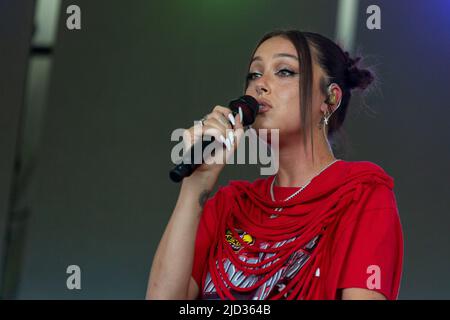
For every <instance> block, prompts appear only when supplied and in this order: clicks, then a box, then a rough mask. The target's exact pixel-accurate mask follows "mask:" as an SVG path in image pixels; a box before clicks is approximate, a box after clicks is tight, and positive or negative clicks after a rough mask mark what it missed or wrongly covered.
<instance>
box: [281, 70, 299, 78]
mask: <svg viewBox="0 0 450 320" xmlns="http://www.w3.org/2000/svg"><path fill="white" fill-rule="evenodd" d="M277 74H278V75H279V76H281V77H291V76H294V75H296V74H298V73H296V72H294V71H291V70H289V69H281V70H280V71H278V72H277Z"/></svg>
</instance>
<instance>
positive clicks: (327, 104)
mask: <svg viewBox="0 0 450 320" xmlns="http://www.w3.org/2000/svg"><path fill="white" fill-rule="evenodd" d="M341 100H342V90H341V87H339V85H337V84H336V83H331V84H330V85H329V86H328V88H327V96H326V98H325V101H324V103H323V104H322V106H321V107H320V110H321V111H322V112H325V111H327V110H329V111H331V113H333V112H335V111H336V109H337V108H339V106H340V105H341Z"/></svg>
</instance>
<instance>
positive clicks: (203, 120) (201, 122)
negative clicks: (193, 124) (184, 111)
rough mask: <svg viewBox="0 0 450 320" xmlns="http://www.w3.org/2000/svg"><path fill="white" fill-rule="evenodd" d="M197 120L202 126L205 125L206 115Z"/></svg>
mask: <svg viewBox="0 0 450 320" xmlns="http://www.w3.org/2000/svg"><path fill="white" fill-rule="evenodd" d="M199 121H200V124H201V125H202V127H203V126H204V125H205V121H206V117H203V118H201V119H200V120H199Z"/></svg>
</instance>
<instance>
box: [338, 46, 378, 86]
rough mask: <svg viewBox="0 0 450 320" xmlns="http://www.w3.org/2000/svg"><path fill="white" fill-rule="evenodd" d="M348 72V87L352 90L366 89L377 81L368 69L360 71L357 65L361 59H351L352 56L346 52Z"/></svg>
mask: <svg viewBox="0 0 450 320" xmlns="http://www.w3.org/2000/svg"><path fill="white" fill-rule="evenodd" d="M345 56H346V60H347V70H348V80H347V81H348V85H349V87H350V88H351V89H354V88H359V89H361V90H364V89H366V88H367V87H368V86H369V85H370V84H371V83H372V82H373V80H374V79H375V76H374V75H373V73H372V72H371V71H369V70H368V69H359V68H358V67H357V64H358V63H359V62H360V61H361V57H356V58H351V57H350V54H349V53H348V52H347V51H346V52H345Z"/></svg>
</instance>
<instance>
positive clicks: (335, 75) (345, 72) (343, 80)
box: [245, 30, 375, 157]
mask: <svg viewBox="0 0 450 320" xmlns="http://www.w3.org/2000/svg"><path fill="white" fill-rule="evenodd" d="M277 36H281V37H284V38H286V39H288V40H289V41H291V43H292V44H293V45H294V46H295V48H296V50H297V54H298V57H299V67H300V86H299V88H300V94H301V96H300V109H301V110H300V111H301V112H300V114H301V119H300V121H301V125H302V128H303V130H304V131H303V132H304V133H305V132H307V131H306V130H308V129H309V130H310V132H311V135H310V137H311V148H312V147H313V135H312V130H313V124H312V111H311V110H312V84H313V83H312V79H313V68H312V62H313V60H314V61H315V62H316V63H318V64H319V65H320V67H321V68H322V69H323V71H324V72H325V74H326V75H327V78H326V79H322V80H321V90H322V92H323V94H324V95H325V96H326V95H327V88H328V86H329V85H330V84H331V83H336V84H337V85H339V87H340V88H341V90H342V100H341V105H340V106H339V108H338V109H337V110H336V111H335V112H334V113H333V115H332V116H331V117H330V122H329V123H328V139H330V140H333V137H334V135H335V133H336V132H338V130H339V129H340V128H341V126H342V124H343V122H344V120H345V116H346V114H347V109H348V104H349V102H350V98H351V96H352V93H351V91H352V90H353V89H360V90H364V89H366V88H367V87H368V86H369V85H370V84H371V83H372V81H373V80H374V79H375V76H374V74H373V73H372V72H371V71H369V70H368V69H360V68H358V63H359V62H360V60H361V57H356V58H351V57H350V54H349V53H348V52H346V51H344V50H343V49H342V48H341V47H340V46H339V45H337V44H336V43H335V42H334V41H332V40H330V39H328V38H326V37H324V36H322V35H320V34H318V33H313V32H301V31H298V30H276V31H272V32H270V33H267V34H266V35H264V36H263V37H262V39H261V40H260V41H259V42H258V44H257V45H256V47H255V49H254V51H253V54H252V57H253V55H254V54H255V52H256V50H257V49H258V47H259V46H260V45H261V44H262V43H263V42H264V41H266V40H268V39H270V38H273V37H277ZM248 68H250V65H249V66H248ZM247 87H248V79H247V80H246V82H245V88H247ZM308 118H309V120H310V121H307V119H308ZM303 137H304V142H305V146H306V134H303ZM313 150H314V149H313ZM313 157H314V155H313Z"/></svg>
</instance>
